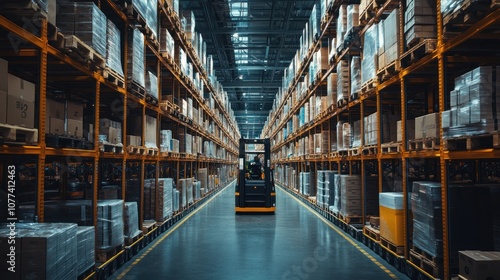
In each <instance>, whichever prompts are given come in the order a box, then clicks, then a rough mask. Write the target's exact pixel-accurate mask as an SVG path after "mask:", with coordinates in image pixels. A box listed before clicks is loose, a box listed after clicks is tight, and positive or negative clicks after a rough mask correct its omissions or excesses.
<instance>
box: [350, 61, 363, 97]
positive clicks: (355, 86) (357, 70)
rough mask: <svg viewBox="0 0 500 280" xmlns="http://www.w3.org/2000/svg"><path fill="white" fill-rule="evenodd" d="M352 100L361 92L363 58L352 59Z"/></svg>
mask: <svg viewBox="0 0 500 280" xmlns="http://www.w3.org/2000/svg"><path fill="white" fill-rule="evenodd" d="M350 76H351V100H354V99H355V98H354V97H355V96H356V94H357V93H358V92H359V91H360V90H361V58H360V57H359V56H353V57H352V58H351V73H350Z"/></svg>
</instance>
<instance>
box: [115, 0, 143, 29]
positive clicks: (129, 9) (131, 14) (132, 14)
mask: <svg viewBox="0 0 500 280" xmlns="http://www.w3.org/2000/svg"><path fill="white" fill-rule="evenodd" d="M121 2H122V6H123V7H124V9H123V12H124V13H125V15H126V16H127V18H128V20H129V22H130V23H131V24H133V25H134V26H136V27H137V28H139V29H145V28H146V26H147V24H146V19H145V18H144V16H143V15H141V13H139V10H137V8H136V7H135V6H134V5H133V4H128V3H127V1H125V0H122V1H121Z"/></svg>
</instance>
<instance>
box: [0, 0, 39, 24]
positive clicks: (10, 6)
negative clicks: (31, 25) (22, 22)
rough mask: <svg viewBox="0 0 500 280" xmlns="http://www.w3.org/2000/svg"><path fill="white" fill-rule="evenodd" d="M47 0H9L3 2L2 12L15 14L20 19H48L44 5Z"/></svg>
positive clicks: (0, 12)
mask: <svg viewBox="0 0 500 280" xmlns="http://www.w3.org/2000/svg"><path fill="white" fill-rule="evenodd" d="M44 2H45V1H40V0H33V1H20V2H19V1H8V2H7V3H3V5H2V9H1V11H0V14H8V15H14V16H16V17H17V18H18V19H21V18H23V17H25V18H28V19H32V20H34V19H35V16H36V18H37V19H46V18H47V12H46V11H45V9H44V8H42V7H43V6H46V4H44Z"/></svg>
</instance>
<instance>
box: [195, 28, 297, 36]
mask: <svg viewBox="0 0 500 280" xmlns="http://www.w3.org/2000/svg"><path fill="white" fill-rule="evenodd" d="M198 32H199V33H201V34H203V35H205V34H234V33H238V35H294V34H295V35H301V34H302V29H296V30H283V29H255V28H242V29H240V28H215V29H198Z"/></svg>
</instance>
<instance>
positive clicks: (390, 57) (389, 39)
mask: <svg viewBox="0 0 500 280" xmlns="http://www.w3.org/2000/svg"><path fill="white" fill-rule="evenodd" d="M399 17H400V15H399V9H394V10H393V11H392V12H391V13H390V14H389V16H387V18H386V19H385V20H383V21H381V22H380V23H379V25H378V26H379V34H380V33H383V34H381V36H379V54H378V69H383V68H384V67H385V66H387V65H389V64H390V63H392V62H393V61H395V60H397V59H399V31H400V30H399Z"/></svg>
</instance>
